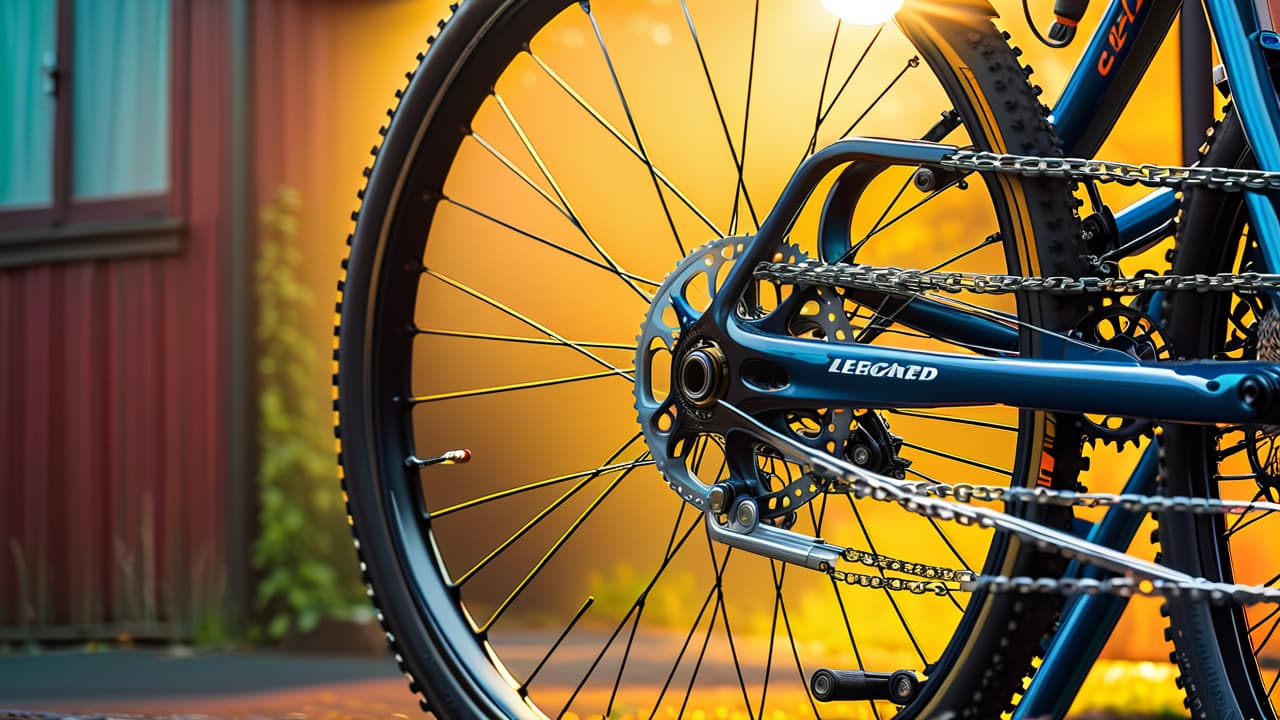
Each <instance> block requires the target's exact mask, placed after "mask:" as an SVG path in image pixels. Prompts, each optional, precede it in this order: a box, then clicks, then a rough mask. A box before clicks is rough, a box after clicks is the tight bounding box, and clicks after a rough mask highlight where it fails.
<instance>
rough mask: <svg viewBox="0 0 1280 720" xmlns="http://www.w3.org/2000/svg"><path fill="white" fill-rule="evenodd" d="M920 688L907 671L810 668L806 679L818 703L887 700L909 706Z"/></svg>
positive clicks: (915, 678)
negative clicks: (812, 670)
mask: <svg viewBox="0 0 1280 720" xmlns="http://www.w3.org/2000/svg"><path fill="white" fill-rule="evenodd" d="M921 687H923V685H922V684H921V682H920V680H919V679H918V678H917V677H916V674H915V673H914V672H912V671H910V670H897V671H895V672H891V673H886V672H865V671H862V670H828V669H826V668H822V669H820V670H816V671H814V673H813V675H812V676H811V677H810V678H809V689H810V690H811V691H812V692H813V697H814V698H816V699H817V700H819V701H821V702H837V701H856V700H887V701H889V702H891V703H893V704H895V705H909V704H910V703H911V701H912V700H915V698H916V696H917V695H919V694H920V688H921Z"/></svg>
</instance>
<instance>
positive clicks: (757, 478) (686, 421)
mask: <svg viewBox="0 0 1280 720" xmlns="http://www.w3.org/2000/svg"><path fill="white" fill-rule="evenodd" d="M745 243H746V241H745V240H744V239H743V238H725V239H721V240H716V241H714V242H712V243H710V244H708V245H706V246H704V247H702V248H700V249H698V250H695V251H694V252H692V253H690V254H689V256H688V257H686V258H684V259H683V260H682V261H681V262H680V264H679V265H677V266H676V269H675V270H673V271H672V272H671V273H670V274H669V275H668V276H667V278H666V280H665V281H664V282H663V284H662V286H661V287H660V288H659V289H658V291H657V293H655V296H654V300H653V303H652V304H651V305H650V307H649V311H648V312H647V313H646V315H645V320H644V323H643V325H642V326H641V332H640V335H639V337H638V338H637V356H636V363H635V368H636V371H635V374H636V386H635V399H636V403H635V408H636V412H637V419H638V420H639V422H640V427H641V430H642V432H643V433H644V436H645V441H646V443H647V444H648V446H649V449H650V451H651V452H652V454H653V459H654V464H655V465H656V466H657V469H658V470H659V471H660V472H661V473H662V476H663V478H664V479H665V480H666V481H667V484H668V485H669V486H670V487H671V489H672V490H674V491H676V493H677V494H679V495H680V497H681V498H682V499H683V500H685V501H686V502H688V503H690V504H692V505H694V506H695V507H697V508H699V509H701V510H707V509H709V508H710V507H711V505H712V504H713V502H712V500H711V497H712V495H713V487H715V486H719V487H720V488H721V490H720V492H722V493H723V492H724V491H725V488H729V487H732V488H733V490H734V492H736V493H738V494H739V495H742V494H744V493H745V495H746V496H748V497H751V498H754V499H755V500H756V501H757V503H758V506H759V512H760V519H761V520H767V521H774V522H784V523H785V522H786V518H787V517H788V516H791V515H793V514H794V511H795V509H796V508H797V507H799V506H800V505H802V504H803V503H805V502H808V501H809V500H810V499H812V498H813V497H815V496H816V495H817V494H819V493H820V492H821V489H822V488H821V486H820V484H818V483H816V482H815V481H814V480H813V479H812V478H809V477H807V476H805V475H804V474H803V472H794V470H795V468H791V469H790V471H789V470H788V469H787V468H784V467H782V465H783V464H784V463H782V461H781V460H780V456H779V454H778V453H776V452H775V451H773V450H772V449H770V448H768V447H765V446H763V445H761V444H760V443H758V442H754V441H749V440H746V439H744V438H743V435H742V434H741V433H733V432H732V431H730V430H726V428H723V427H720V424H721V422H720V421H721V420H723V413H720V412H718V408H717V403H718V402H719V401H720V400H721V399H724V398H726V397H728V396H729V395H730V394H731V390H732V387H733V386H732V384H731V383H732V382H734V378H735V377H736V376H735V373H737V372H739V371H740V369H739V368H736V367H735V366H734V364H733V361H732V358H731V351H730V350H729V349H728V347H727V344H726V342H725V341H724V339H723V338H721V337H719V336H717V334H716V331H715V330H714V329H710V330H704V329H695V328H698V326H699V323H698V322H697V321H698V320H699V318H700V317H701V316H702V314H703V312H704V311H705V310H706V309H707V306H708V305H709V304H710V300H711V299H712V298H715V297H716V295H717V294H718V293H719V291H720V283H721V282H722V281H723V279H724V278H725V277H726V276H727V275H728V268H729V267H730V266H731V265H732V264H733V263H734V262H735V261H736V260H737V258H738V257H739V256H740V255H741V254H742V251H743V249H744V247H745ZM774 257H775V259H776V260H777V261H779V262H799V261H801V260H803V259H805V255H804V253H802V252H801V251H800V250H799V249H798V248H796V247H794V246H791V245H784V246H782V247H780V248H779V251H778V253H777V254H776V255H775V256H774ZM770 293H776V294H775V295H774V296H773V297H771V298H770V297H767V296H769V294H770ZM746 294H747V295H749V296H750V299H744V300H742V301H740V302H739V303H738V304H737V308H736V312H737V313H738V315H739V316H740V317H744V318H747V319H760V318H766V317H768V318H770V319H771V320H772V319H774V318H775V316H774V315H773V313H778V316H777V317H778V318H783V317H785V318H786V319H787V322H785V323H782V325H784V326H785V327H784V328H783V330H782V331H783V332H787V333H789V334H792V335H796V336H806V337H816V338H826V339H831V338H836V337H844V338H848V337H851V336H852V334H851V332H850V328H849V326H848V321H847V318H846V316H845V312H844V308H843V300H842V298H841V297H840V296H839V295H837V294H836V293H835V292H834V291H831V290H829V289H812V290H808V291H805V293H804V294H796V295H793V296H792V297H790V298H788V297H785V294H784V293H783V292H782V290H781V289H780V288H778V287H777V286H774V285H772V284H770V283H763V284H762V285H760V286H757V287H756V288H755V290H754V292H748V293H746ZM766 307H768V308H769V309H768V310H766V309H765V308H766ZM802 308H804V309H803V310H802ZM841 322H843V324H840V323H841ZM770 422H771V423H772V424H773V425H774V426H776V427H779V428H787V429H790V430H791V431H792V432H793V433H795V434H796V436H797V437H798V438H800V439H802V440H803V441H804V442H806V443H809V444H811V445H813V446H814V447H822V448H826V447H828V446H831V447H836V448H844V447H845V445H846V444H847V442H848V439H849V437H850V435H851V433H852V432H853V430H852V428H853V425H854V424H855V423H854V421H853V416H852V411H850V410H847V409H833V410H828V411H825V412H823V413H815V412H813V411H800V412H796V413H789V412H775V413H774V414H773V415H772V416H771V420H770ZM833 428H834V430H833ZM712 446H716V448H715V449H716V450H717V451H718V452H720V453H723V455H724V463H720V462H719V461H716V462H703V461H702V457H703V455H705V452H706V451H707V450H708V448H712ZM700 464H701V465H702V466H703V467H702V468H701V470H700V469H699V465H700ZM721 465H723V469H722V470H721V475H720V476H718V477H711V476H708V475H705V472H704V471H708V466H711V467H710V468H709V471H715V470H716V467H718V466H721ZM699 472H704V477H703V478H699ZM726 473H727V477H725V476H724V475H725V474H726Z"/></svg>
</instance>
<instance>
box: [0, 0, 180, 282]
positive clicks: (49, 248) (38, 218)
mask: <svg viewBox="0 0 1280 720" xmlns="http://www.w3.org/2000/svg"><path fill="white" fill-rule="evenodd" d="M168 1H169V6H170V10H169V20H170V27H169V42H170V50H169V98H168V100H169V105H168V111H169V122H168V131H169V132H168V138H167V139H166V142H167V143H168V149H169V187H168V189H167V190H166V191H165V192H162V193H157V194H154V195H139V196H125V197H120V198H104V199H99V200H76V199H75V197H74V193H73V190H72V183H73V179H74V174H73V173H74V168H73V163H74V148H73V143H74V137H73V135H74V118H75V99H74V92H73V87H74V85H73V83H74V81H75V77H74V73H75V21H76V18H75V3H76V0H57V2H58V6H57V12H56V18H57V20H56V22H57V28H56V29H55V38H56V41H55V45H56V48H57V50H56V52H57V55H58V68H57V73H58V74H57V83H58V86H57V87H58V93H57V98H56V99H57V102H56V105H55V110H54V134H53V158H52V163H53V187H52V196H51V202H50V204H49V205H47V206H45V207H37V208H31V207H24V208H18V209H13V210H4V209H2V208H0V267H11V266H14V265H28V264H34V263H39V262H56V261H67V260H77V259H96V258H104V257H116V256H135V255H148V254H165V253H173V252H177V251H179V250H180V249H181V235H182V234H183V231H184V229H185V223H184V221H183V220H182V218H183V217H184V216H185V215H186V207H185V203H184V198H185V195H186V194H185V188H186V183H187V149H188V143H187V142H186V140H187V124H188V122H187V121H188V112H187V109H188V104H189V103H188V98H189V95H188V92H189V81H188V76H189V70H190V62H191V57H190V51H191V42H190V40H191V38H190V27H191V26H190V22H189V18H190V7H189V2H190V0H168Z"/></svg>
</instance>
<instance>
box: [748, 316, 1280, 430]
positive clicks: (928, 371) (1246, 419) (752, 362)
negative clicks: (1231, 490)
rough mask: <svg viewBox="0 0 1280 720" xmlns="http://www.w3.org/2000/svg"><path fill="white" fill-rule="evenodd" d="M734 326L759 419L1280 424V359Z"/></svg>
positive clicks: (751, 407) (751, 406) (751, 408)
mask: <svg viewBox="0 0 1280 720" xmlns="http://www.w3.org/2000/svg"><path fill="white" fill-rule="evenodd" d="M727 326H728V328H727V329H728V340H729V343H727V347H726V348H725V350H726V354H727V355H729V357H731V358H734V362H735V365H736V366H737V367H738V368H741V371H740V373H739V377H738V378H737V380H738V381H737V382H731V383H730V387H729V391H728V394H727V397H726V399H727V400H728V401H729V402H730V403H733V404H734V405H736V406H738V407H740V408H742V409H743V410H745V411H747V412H751V413H756V412H761V411H765V410H773V409H801V408H805V409H817V408H829V407H847V406H850V405H856V406H859V407H872V408H875V407H902V408H929V407H948V406H951V407H956V406H977V405H997V404H999V405H1008V406H1011V407H1019V408H1027V409H1032V410H1044V411H1050V412H1062V413H1072V414H1076V413H1096V414H1100V415H1119V416H1124V417H1138V418H1153V419H1158V420H1165V421H1171V422H1189V423H1232V424H1236V423H1242V424H1243V423H1280V365H1277V364H1275V363H1267V362H1221V361H1213V360H1193V361H1185V362H1140V361H1138V360H1135V359H1133V358H1131V357H1129V356H1127V355H1125V354H1124V353H1120V352H1118V351H1114V350H1103V349H1099V350H1097V351H1096V352H1093V349H1092V348H1091V347H1088V346H1084V345H1083V344H1081V345H1080V346H1076V345H1074V344H1072V343H1068V345H1069V346H1070V347H1068V348H1062V347H1058V348H1046V349H1047V350H1049V351H1050V352H1052V353H1054V354H1056V355H1057V356H1058V357H1062V356H1063V355H1067V356H1071V355H1082V356H1083V357H1075V358H1072V359H1069V360H1057V359H1047V358H1034V359H1029V358H1028V359H1024V358H993V357H975V356H971V355H958V354H948V353H937V352H925V351H915V350H903V349H896V348H889V347H881V346H876V345H863V344H856V343H828V342H822V341H816V340H809V339H804V338H791V337H782V336H778V335H772V334H764V333H760V332H757V331H755V330H754V329H753V328H751V327H749V326H747V325H745V324H744V323H743V322H742V321H740V320H739V319H738V318H731V319H730V320H729V321H728V323H727ZM1053 340H1054V341H1055V342H1058V343H1061V342H1062V341H1060V340H1057V339H1053ZM1044 342H1049V340H1045V341H1044ZM1064 350H1065V352H1064ZM1089 353H1092V354H1089ZM765 378H768V379H767V381H766V380H765Z"/></svg>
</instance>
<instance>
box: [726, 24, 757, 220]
mask: <svg viewBox="0 0 1280 720" xmlns="http://www.w3.org/2000/svg"><path fill="white" fill-rule="evenodd" d="M759 35H760V0H756V1H755V11H754V14H753V15H752V18H751V62H750V63H749V64H748V65H747V101H746V108H745V109H744V110H743V113H742V142H740V143H739V144H738V147H740V148H742V158H741V160H742V161H741V162H739V163H738V185H737V187H736V188H734V192H733V223H732V226H733V227H732V228H731V229H730V231H731V232H734V231H736V229H737V225H738V208H739V201H740V200H741V199H742V197H743V193H744V192H745V191H746V188H747V132H748V129H749V128H750V127H751V94H752V91H753V90H754V89H755V79H756V40H757V39H758V37H759ZM751 222H752V223H753V224H754V225H755V229H756V230H757V231H758V230H759V229H760V220H759V218H757V217H756V215H755V213H754V212H752V213H751Z"/></svg>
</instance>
